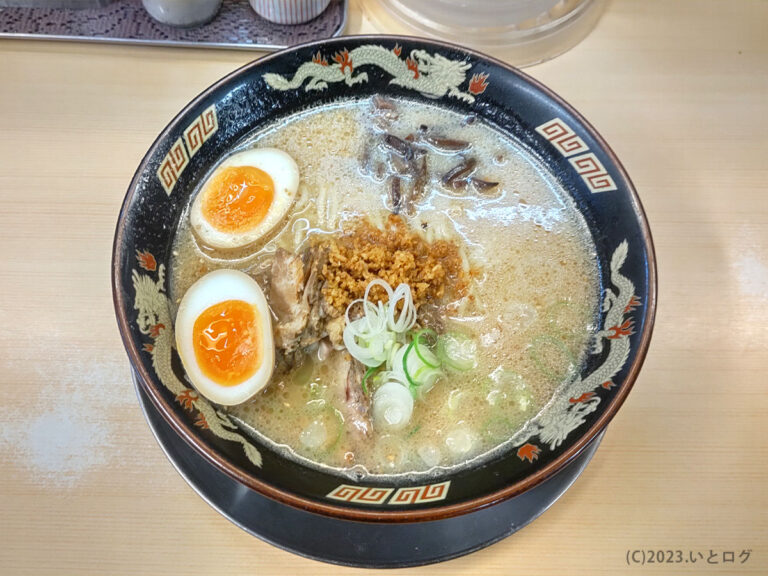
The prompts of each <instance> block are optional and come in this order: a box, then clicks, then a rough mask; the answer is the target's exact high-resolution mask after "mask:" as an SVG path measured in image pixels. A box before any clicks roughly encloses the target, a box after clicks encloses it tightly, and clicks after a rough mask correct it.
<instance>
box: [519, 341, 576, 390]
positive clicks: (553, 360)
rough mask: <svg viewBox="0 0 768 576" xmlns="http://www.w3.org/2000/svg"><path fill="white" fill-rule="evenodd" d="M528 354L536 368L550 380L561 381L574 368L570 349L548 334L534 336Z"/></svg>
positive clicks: (574, 362) (567, 376)
mask: <svg viewBox="0 0 768 576" xmlns="http://www.w3.org/2000/svg"><path fill="white" fill-rule="evenodd" d="M528 354H529V355H530V357H531V359H532V360H533V363H534V365H535V366H536V369H537V370H538V371H539V372H541V373H542V374H543V375H544V376H546V377H547V378H550V379H551V380H554V381H560V382H562V381H563V380H565V379H566V378H569V377H570V376H571V375H572V374H573V373H574V371H575V370H576V359H575V358H574V356H573V354H571V351H570V350H569V349H568V347H567V346H566V345H565V343H564V342H563V341H562V340H560V339H559V338H555V337H554V336H550V335H549V334H544V335H543V336H539V337H538V338H536V339H535V340H534V341H533V342H532V343H531V346H530V349H529V350H528ZM554 366H556V367H557V368H555V367H554Z"/></svg>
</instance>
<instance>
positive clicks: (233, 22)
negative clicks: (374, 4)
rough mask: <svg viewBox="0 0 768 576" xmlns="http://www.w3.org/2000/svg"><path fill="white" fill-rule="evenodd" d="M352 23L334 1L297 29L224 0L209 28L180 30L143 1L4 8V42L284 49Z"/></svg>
mask: <svg viewBox="0 0 768 576" xmlns="http://www.w3.org/2000/svg"><path fill="white" fill-rule="evenodd" d="M346 22H347V0H331V3H330V4H329V5H328V8H326V9H325V11H323V13H322V14H320V15H319V16H318V17H317V18H314V19H313V20H310V21H309V22H306V23H304V24H296V25H292V26H287V25H281V24H275V23H273V22H269V21H268V20H265V19H264V18H261V17H259V16H258V15H257V14H256V13H255V12H254V11H253V10H252V9H251V7H250V5H249V4H248V2H247V0H224V1H223V3H222V6H221V10H220V11H219V13H218V14H217V15H216V17H215V18H214V19H213V20H212V21H211V22H209V23H208V24H205V25H203V26H199V27H196V28H175V27H172V26H167V25H164V24H160V23H159V22H156V21H155V20H153V19H152V18H151V17H150V16H149V14H147V12H146V11H145V10H144V8H143V7H142V5H141V2H140V1H139V0H113V1H112V2H110V3H109V4H108V5H106V6H103V7H96V8H86V9H67V8H29V7H13V8H2V7H0V38H25V39H38V40H71V41H86V42H111V43H122V44H150V45H157V46H187V47H199V48H203V47H206V48H236V49H245V50H280V49H282V48H286V47H288V46H292V45H294V44H301V43H304V42H310V41H313V40H321V39H324V38H331V37H334V36H339V35H340V34H341V33H342V32H343V31H344V27H345V26H346Z"/></svg>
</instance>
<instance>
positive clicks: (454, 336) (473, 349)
mask: <svg viewBox="0 0 768 576" xmlns="http://www.w3.org/2000/svg"><path fill="white" fill-rule="evenodd" d="M437 357H438V358H439V359H440V360H441V361H442V363H443V365H445V366H446V367H447V368H449V369H451V370H455V371H457V372H466V371H467V370H472V368H474V367H475V366H477V344H476V343H475V341H474V340H472V339H471V338H470V337H469V336H466V335H465V334H460V333H458V332H449V333H447V334H442V335H441V336H440V337H439V338H438V339H437Z"/></svg>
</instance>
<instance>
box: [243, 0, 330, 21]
mask: <svg viewBox="0 0 768 576" xmlns="http://www.w3.org/2000/svg"><path fill="white" fill-rule="evenodd" d="M249 1H250V3H251V7H252V8H253V9H254V10H255V12H256V14H258V15H259V16H261V17H262V18H266V19H267V20H269V21H270V22H275V23H277V24H301V23H303V22H308V21H309V20H312V18H316V17H317V16H319V15H320V13H321V12H322V11H323V10H325V9H326V8H327V7H328V4H330V2H331V0H249Z"/></svg>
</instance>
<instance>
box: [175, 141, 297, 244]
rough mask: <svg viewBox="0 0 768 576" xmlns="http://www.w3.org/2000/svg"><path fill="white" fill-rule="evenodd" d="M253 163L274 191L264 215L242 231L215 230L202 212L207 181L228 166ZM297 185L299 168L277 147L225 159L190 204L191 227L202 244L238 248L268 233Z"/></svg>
mask: <svg viewBox="0 0 768 576" xmlns="http://www.w3.org/2000/svg"><path fill="white" fill-rule="evenodd" d="M233 166H234V167H237V166H253V167H255V168H259V169H260V170H263V171H264V172H266V173H267V174H269V176H270V177H271V178H272V182H273V183H274V186H275V194H274V197H273V199H272V204H271V205H270V207H269V210H268V211H267V215H266V216H265V217H264V219H263V220H262V221H261V222H259V223H258V224H257V225H256V226H254V227H253V228H251V229H249V230H245V231H243V232H238V233H231V232H225V231H222V230H218V229H216V228H215V227H214V226H213V225H212V224H211V223H210V222H208V221H207V220H206V219H205V216H204V215H203V209H202V208H203V197H204V195H205V190H206V187H207V186H208V182H210V181H211V179H213V178H214V177H215V176H216V175H217V174H218V173H219V172H220V171H221V170H223V169H225V168H229V167H233ZM298 188H299V167H298V165H297V164H296V161H295V160H294V159H293V158H291V156H290V155H289V154H287V153H286V152H283V151H282V150H278V149H277V148H253V149H251V150H243V151H242V152H237V153H235V154H233V155H232V156H229V157H228V158H226V159H225V160H224V161H223V162H222V163H221V164H219V166H217V167H216V169H215V170H214V171H213V173H212V174H211V175H210V176H209V178H208V179H207V180H206V181H205V182H204V183H203V185H202V186H201V188H200V192H199V193H198V195H197V197H196V198H195V200H194V202H193V203H192V209H191V210H190V214H189V218H190V222H191V224H192V229H193V230H194V232H195V234H197V236H198V238H200V240H202V241H203V243H204V244H206V245H208V246H210V247H212V248H219V249H224V250H226V249H232V248H241V247H243V246H247V245H249V244H253V243H254V242H256V241H257V240H259V239H260V238H263V237H264V236H266V235H267V234H269V233H270V232H271V231H272V230H273V229H274V228H275V226H277V225H278V224H279V223H280V221H281V220H282V219H283V218H284V217H285V215H286V214H287V213H288V210H289V208H290V207H291V205H292V204H293V202H294V200H295V199H296V191H297V190H298Z"/></svg>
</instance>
